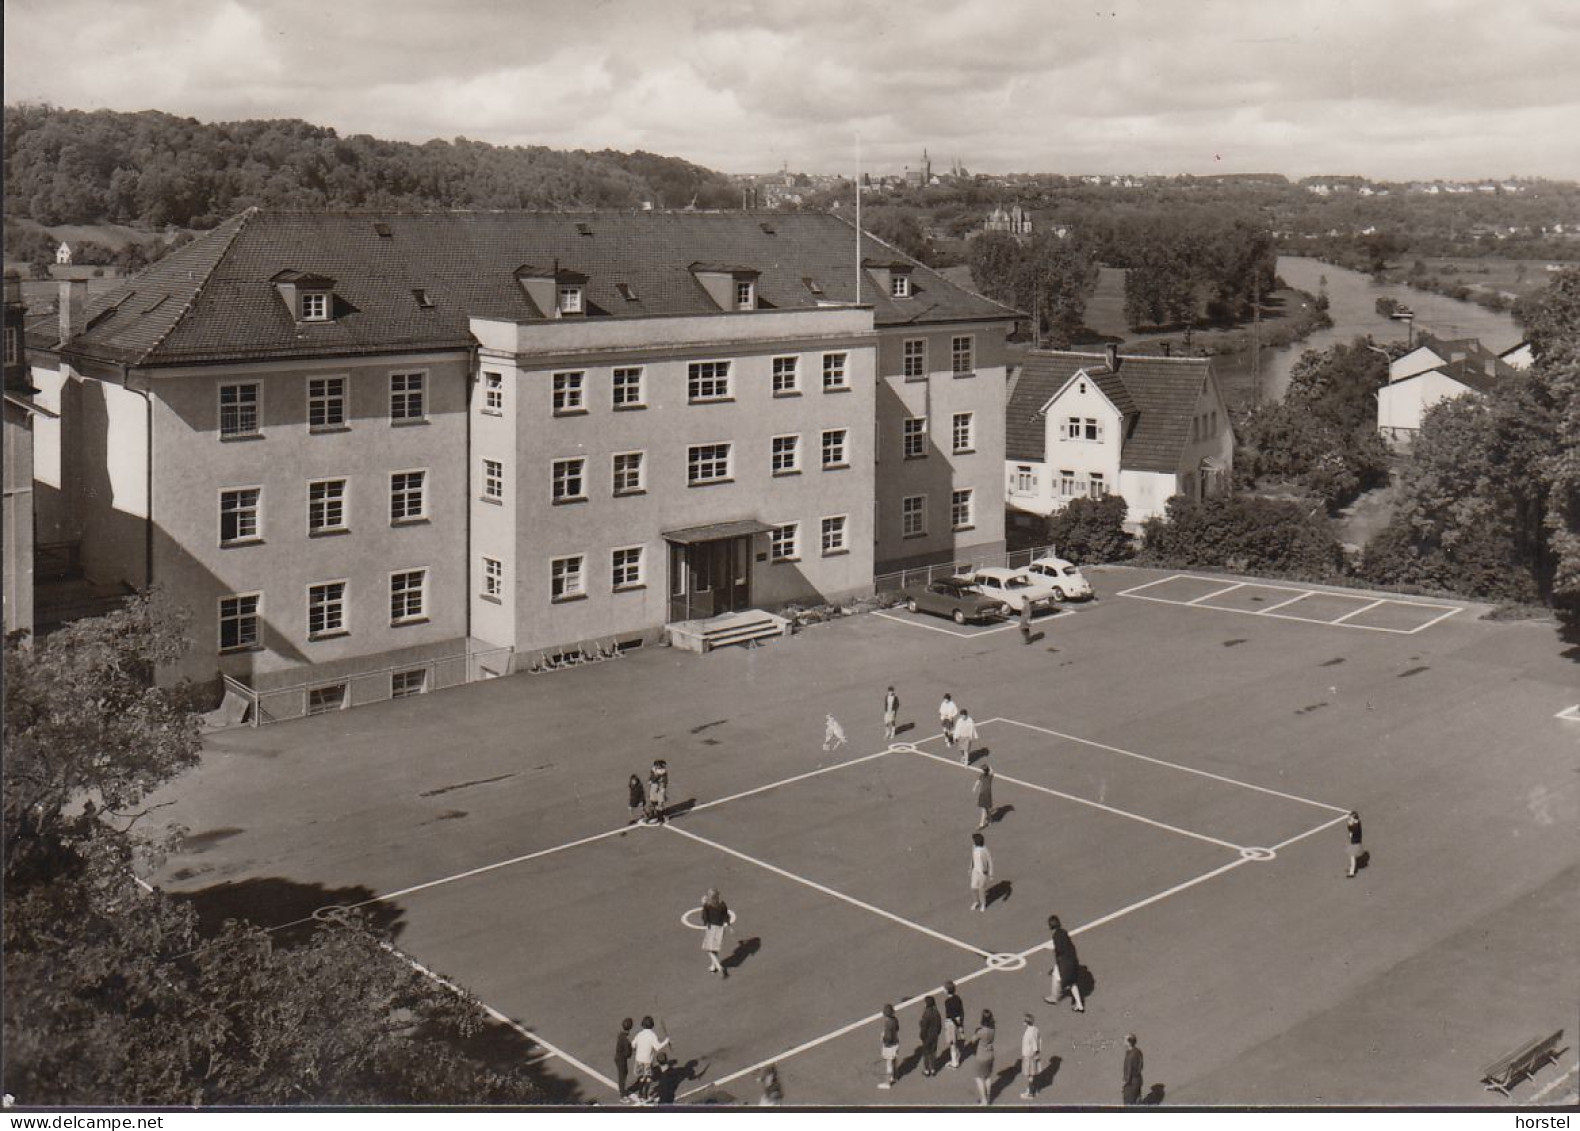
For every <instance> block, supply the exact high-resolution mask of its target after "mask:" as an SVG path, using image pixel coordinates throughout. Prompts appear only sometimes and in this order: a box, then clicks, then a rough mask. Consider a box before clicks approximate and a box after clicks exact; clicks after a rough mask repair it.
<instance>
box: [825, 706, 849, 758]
mask: <svg viewBox="0 0 1580 1131" xmlns="http://www.w3.org/2000/svg"><path fill="white" fill-rule="evenodd" d="M825 718H826V719H827V720H828V721H827V723H826V724H825V725H824V727H823V749H824V750H838V749H839V748H840V747H841V746H843V745H845V728H844V727H842V726H840V725H839V720H838V719H836V718H835V717H834V716H833V715H827V716H825Z"/></svg>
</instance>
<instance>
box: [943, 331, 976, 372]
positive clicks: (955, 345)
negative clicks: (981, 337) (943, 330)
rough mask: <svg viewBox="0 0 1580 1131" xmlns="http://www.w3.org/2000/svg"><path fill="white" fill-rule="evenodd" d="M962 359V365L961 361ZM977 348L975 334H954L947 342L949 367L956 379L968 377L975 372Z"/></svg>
mask: <svg viewBox="0 0 1580 1131" xmlns="http://www.w3.org/2000/svg"><path fill="white" fill-rule="evenodd" d="M962 357H963V358H964V362H965V363H964V365H962V364H961V359H962ZM976 363H977V346H976V335H975V334H956V335H955V336H954V338H953V339H951V340H950V342H949V365H950V369H951V371H952V372H953V373H954V375H955V376H956V377H969V376H971V375H972V374H973V373H975V372H976V371H977V370H976Z"/></svg>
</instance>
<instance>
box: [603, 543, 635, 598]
mask: <svg viewBox="0 0 1580 1131" xmlns="http://www.w3.org/2000/svg"><path fill="white" fill-rule="evenodd" d="M642 550H643V548H642V547H641V546H627V547H626V548H624V549H621V550H614V551H612V552H611V553H610V555H609V572H610V584H611V586H612V587H613V588H614V590H615V591H616V592H619V591H620V590H621V589H639V588H641V586H642Z"/></svg>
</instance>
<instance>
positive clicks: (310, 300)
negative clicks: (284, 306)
mask: <svg viewBox="0 0 1580 1131" xmlns="http://www.w3.org/2000/svg"><path fill="white" fill-rule="evenodd" d="M299 300H300V303H301V312H302V318H301V320H302V321H303V322H328V321H329V292H328V291H304V292H302V294H301V295H300V296H299ZM276 309H278V308H276Z"/></svg>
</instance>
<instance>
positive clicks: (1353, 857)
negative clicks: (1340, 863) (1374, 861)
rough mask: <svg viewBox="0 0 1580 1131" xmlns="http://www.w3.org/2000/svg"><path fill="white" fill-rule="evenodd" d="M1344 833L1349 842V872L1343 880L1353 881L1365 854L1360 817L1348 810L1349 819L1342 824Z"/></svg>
mask: <svg viewBox="0 0 1580 1131" xmlns="http://www.w3.org/2000/svg"><path fill="white" fill-rule="evenodd" d="M1344 831H1345V832H1346V833H1347V834H1348V835H1349V841H1350V870H1349V871H1348V872H1346V873H1345V874H1344V878H1345V879H1347V880H1353V879H1354V878H1355V873H1356V872H1357V871H1359V870H1360V866H1361V857H1362V856H1364V855H1365V854H1366V848H1365V846H1364V845H1362V844H1361V815H1360V814H1359V813H1357V812H1356V811H1355V810H1353V809H1351V810H1350V815H1349V819H1348V820H1346V821H1345V822H1344Z"/></svg>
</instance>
